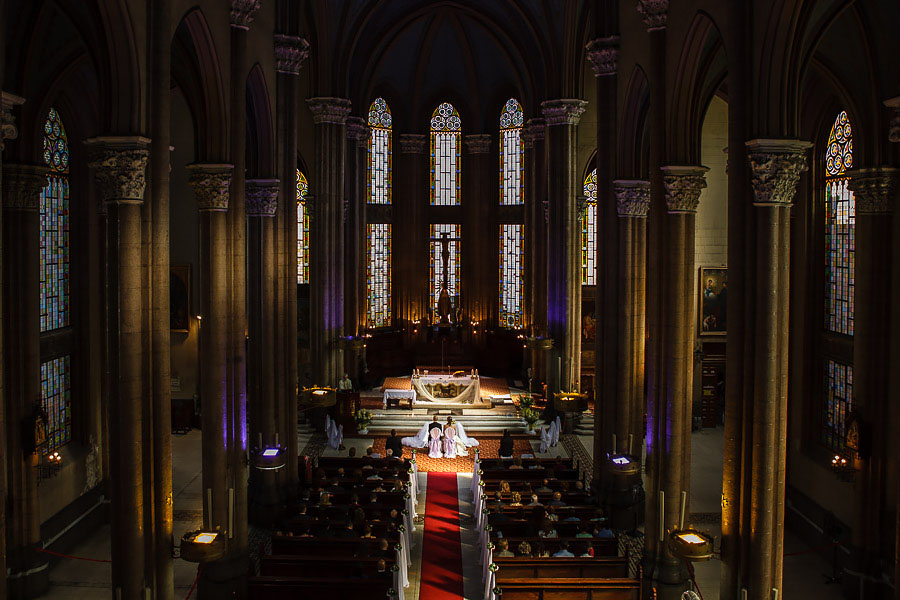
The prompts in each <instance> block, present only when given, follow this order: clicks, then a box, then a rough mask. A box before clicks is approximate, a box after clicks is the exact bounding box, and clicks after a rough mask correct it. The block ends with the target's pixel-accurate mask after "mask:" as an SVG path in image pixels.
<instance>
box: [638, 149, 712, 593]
mask: <svg viewBox="0 0 900 600" xmlns="http://www.w3.org/2000/svg"><path fill="white" fill-rule="evenodd" d="M707 170H708V169H707V168H706V167H698V166H665V167H662V172H663V185H664V188H665V192H666V207H667V212H668V214H667V216H666V220H667V222H666V225H665V228H666V236H665V238H664V250H665V253H664V258H665V264H664V265H663V268H664V269H665V279H664V281H665V288H666V289H665V298H666V300H665V302H664V303H663V307H662V320H663V323H664V327H665V329H664V332H663V340H664V345H665V350H664V354H663V356H664V362H663V363H662V365H661V366H662V368H663V372H664V373H665V379H664V380H663V381H662V388H661V390H660V392H661V394H660V402H659V404H658V406H657V414H656V416H655V418H654V420H653V423H654V425H655V427H652V428H651V427H650V426H649V424H648V436H651V437H652V438H653V440H654V445H655V446H656V447H657V448H658V450H657V457H658V470H657V471H656V472H657V474H658V479H657V480H656V481H654V482H651V488H650V489H651V493H653V494H657V493H658V492H659V491H662V492H665V505H664V506H662V507H659V510H660V512H661V517H660V516H659V515H657V517H656V518H657V519H660V518H661V519H662V523H663V524H664V526H665V529H666V531H670V530H672V529H674V528H676V527H677V526H678V524H679V520H680V503H681V492H682V491H686V492H688V498H690V472H691V470H690V460H691V407H692V394H691V374H692V365H693V339H694V335H693V333H694V311H693V275H694V227H695V218H696V214H697V206H698V204H699V202H700V191H701V190H702V189H703V188H704V187H706V181H705V178H704V174H705V173H706V171H707ZM648 443H649V442H648ZM648 522H649V521H648ZM657 523H659V521H653V524H654V530H655V526H656V524H657ZM656 559H657V572H656V578H657V579H659V581H660V582H661V583H663V584H666V585H675V586H679V585H681V584H682V583H683V582H684V580H685V574H684V572H683V570H682V565H681V561H680V560H678V559H677V558H675V557H674V556H673V555H672V554H671V553H670V552H669V551H668V549H667V548H660V549H658V550H657V554H656Z"/></svg>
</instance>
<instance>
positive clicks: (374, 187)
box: [366, 97, 393, 204]
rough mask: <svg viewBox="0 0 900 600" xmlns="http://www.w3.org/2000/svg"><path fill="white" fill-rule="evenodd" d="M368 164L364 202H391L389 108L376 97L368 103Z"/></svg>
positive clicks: (391, 135)
mask: <svg viewBox="0 0 900 600" xmlns="http://www.w3.org/2000/svg"><path fill="white" fill-rule="evenodd" d="M368 124H369V128H370V129H371V133H370V134H369V142H368V166H367V170H366V175H367V177H366V202H368V203H369V204H390V203H391V189H392V181H391V174H392V172H391V160H392V154H391V153H392V137H393V132H392V125H393V116H392V115H391V108H390V107H389V106H388V103H387V102H386V101H385V99H384V98H381V97H378V98H375V100H373V101H372V104H370V105H369V117H368Z"/></svg>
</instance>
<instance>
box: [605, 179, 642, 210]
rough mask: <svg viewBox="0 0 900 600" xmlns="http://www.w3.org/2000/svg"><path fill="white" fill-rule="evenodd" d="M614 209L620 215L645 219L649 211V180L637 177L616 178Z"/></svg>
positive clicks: (614, 182) (614, 183) (614, 184)
mask: <svg viewBox="0 0 900 600" xmlns="http://www.w3.org/2000/svg"><path fill="white" fill-rule="evenodd" d="M613 189H614V190H615V193H616V211H617V212H618V215H619V216H620V217H633V218H636V219H646V218H647V213H648V212H650V182H649V181H641V180H638V179H616V180H615V181H613Z"/></svg>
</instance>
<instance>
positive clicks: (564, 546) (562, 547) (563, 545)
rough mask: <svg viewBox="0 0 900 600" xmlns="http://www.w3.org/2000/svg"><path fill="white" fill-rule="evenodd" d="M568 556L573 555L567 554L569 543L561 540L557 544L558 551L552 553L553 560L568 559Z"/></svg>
mask: <svg viewBox="0 0 900 600" xmlns="http://www.w3.org/2000/svg"><path fill="white" fill-rule="evenodd" d="M570 556H575V555H574V554H572V553H571V552H569V542H567V541H566V540H562V541H561V542H560V543H559V550H557V551H556V552H554V553H553V558H568V557H570Z"/></svg>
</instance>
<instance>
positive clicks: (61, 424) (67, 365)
mask: <svg viewBox="0 0 900 600" xmlns="http://www.w3.org/2000/svg"><path fill="white" fill-rule="evenodd" d="M43 148H44V163H45V164H46V165H47V167H48V168H49V169H50V171H49V173H48V175H47V187H45V188H44V190H43V192H41V231H40V242H41V270H40V278H41V333H44V332H49V331H54V330H57V329H61V328H64V327H68V326H69V325H70V324H71V323H70V319H69V142H68V138H67V137H66V129H65V127H63V124H62V121H61V120H60V118H59V113H58V112H57V111H56V109H54V108H51V109H50V113H49V114H48V115H47V120H46V121H45V122H44V140H43ZM71 362H72V361H71V358H70V356H69V355H68V354H66V355H63V356H55V357H53V358H52V359H50V360H46V361H43V362H42V363H41V401H42V404H43V407H44V410H45V411H46V413H47V417H48V424H47V439H48V444H47V447H46V448H47V451H50V450H53V449H55V448H58V447H60V446H62V445H64V444H66V443H68V442H69V441H70V440H71V438H72V415H71V404H72V385H71V379H70V373H71Z"/></svg>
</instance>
